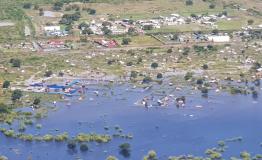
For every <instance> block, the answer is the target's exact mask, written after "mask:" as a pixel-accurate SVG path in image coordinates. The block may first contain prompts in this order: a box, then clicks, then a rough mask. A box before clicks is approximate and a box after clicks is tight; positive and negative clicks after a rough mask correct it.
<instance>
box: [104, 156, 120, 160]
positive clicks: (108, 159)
mask: <svg viewBox="0 0 262 160" xmlns="http://www.w3.org/2000/svg"><path fill="white" fill-rule="evenodd" d="M106 160H118V159H117V158H116V157H114V156H108V157H107V158H106Z"/></svg>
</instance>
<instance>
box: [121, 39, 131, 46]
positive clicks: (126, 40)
mask: <svg viewBox="0 0 262 160" xmlns="http://www.w3.org/2000/svg"><path fill="white" fill-rule="evenodd" d="M130 42H131V39H130V38H123V39H122V45H128V44H129V43H130Z"/></svg>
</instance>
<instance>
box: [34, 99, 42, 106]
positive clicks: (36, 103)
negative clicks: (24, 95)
mask: <svg viewBox="0 0 262 160" xmlns="http://www.w3.org/2000/svg"><path fill="white" fill-rule="evenodd" d="M40 102H41V99H40V98H35V99H34V102H33V105H34V106H37V105H39V104H40Z"/></svg>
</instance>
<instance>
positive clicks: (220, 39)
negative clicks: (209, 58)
mask: <svg viewBox="0 0 262 160" xmlns="http://www.w3.org/2000/svg"><path fill="white" fill-rule="evenodd" d="M208 40H209V41H212V42H229V41H230V37H229V36H208Z"/></svg>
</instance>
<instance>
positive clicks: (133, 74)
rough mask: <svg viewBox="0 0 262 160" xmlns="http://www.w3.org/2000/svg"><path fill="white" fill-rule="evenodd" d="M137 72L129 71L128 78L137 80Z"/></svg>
mask: <svg viewBox="0 0 262 160" xmlns="http://www.w3.org/2000/svg"><path fill="white" fill-rule="evenodd" d="M137 74H138V73H137V71H131V74H130V77H131V78H137Z"/></svg>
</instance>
